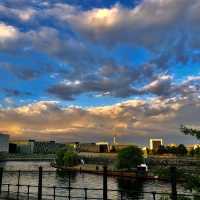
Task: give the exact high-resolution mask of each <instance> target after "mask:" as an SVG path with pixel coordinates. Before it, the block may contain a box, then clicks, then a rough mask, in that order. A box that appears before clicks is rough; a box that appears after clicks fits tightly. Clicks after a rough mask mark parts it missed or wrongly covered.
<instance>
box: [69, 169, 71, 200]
mask: <svg viewBox="0 0 200 200" xmlns="http://www.w3.org/2000/svg"><path fill="white" fill-rule="evenodd" d="M68 179H69V180H68V199H69V200H70V199H71V176H70V172H69V173H68Z"/></svg>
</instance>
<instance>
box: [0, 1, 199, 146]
mask: <svg viewBox="0 0 200 200" xmlns="http://www.w3.org/2000/svg"><path fill="white" fill-rule="evenodd" d="M199 6H200V3H199V1H198V0H192V1H190V2H189V1H187V0H182V1H181V0H167V1H164V0H143V1H139V0H137V1H136V0H135V1H134V0H127V1H124V0H123V1H116V0H109V1H104V0H76V1H71V0H66V1H64V0H63V1H62V0H53V1H48V0H46V1H41V0H35V1H33V0H30V1H25V0H12V1H11V0H5V1H3V2H1V3H0V84H1V87H0V90H1V93H0V104H1V112H2V113H3V114H2V115H3V116H2V121H0V124H2V131H7V132H9V133H11V135H13V137H19V138H24V137H25V135H26V137H27V138H29V137H36V138H37V137H38V135H40V134H38V132H42V133H44V134H43V135H42V136H41V135H40V136H41V138H43V137H44V138H45V139H48V138H49V137H53V138H58V139H59V138H65V139H66V140H67V139H71V140H75V139H76V138H77V136H75V135H76V134H78V135H80V136H79V137H81V138H82V139H83V140H84V139H87V138H92V140H97V139H99V138H101V137H102V139H104V138H106V139H107V138H111V137H112V135H113V134H114V133H113V132H114V131H113V129H112V127H115V129H119V131H117V132H119V133H117V134H119V136H121V135H123V137H124V138H130V137H133V138H139V139H138V140H141V138H143V137H151V136H153V137H154V136H159V137H165V138H166V140H169V141H171V140H172V139H169V138H174V140H176V139H177V138H179V134H180V133H178V132H179V130H178V127H179V126H180V124H181V123H184V124H189V125H191V126H195V127H196V126H197V127H198V126H199V124H198V122H197V121H196V119H193V118H191V117H190V118H189V119H190V120H188V118H187V117H185V114H187V109H190V110H192V109H194V110H198V109H199V107H198V106H199V90H200V68H199V64H200V59H199V58H200V57H199V56H200V51H199V47H200V40H199V38H198V35H199V33H200V28H199V27H198V24H199V20H200V15H199V12H198V8H199ZM130 102H131V103H130ZM157 102H160V103H157ZM163 102H165V103H164V105H163ZM142 105H143V107H142ZM155 105H156V106H155ZM45 106H46V109H47V110H48V109H50V111H49V112H50V113H51V112H52V113H51V114H52V115H53V119H54V118H56V117H55V115H56V116H57V117H58V118H60V117H61V116H62V114H63V112H64V114H65V115H67V116H68V115H70V114H71V112H73V114H74V113H76V114H74V115H75V116H74V120H72V122H71V125H70V124H68V127H67V125H65V126H64V125H63V127H62V128H61V129H62V130H61V129H58V127H56V126H55V127H51V129H50V130H49V128H48V125H47V127H45V126H44V125H43V124H40V123H38V122H37V123H36V122H35V123H36V124H35V125H34V127H31V126H27V122H26V120H24V115H30V113H32V112H33V113H34V114H36V113H37V114H38V113H39V114H38V116H37V118H38V121H40V120H39V118H40V117H42V115H43V114H44V115H46V114H47V113H45V112H44V111H43V109H44V107H45ZM52 106H53V107H55V110H54V109H53V110H51V109H52ZM191 106H192V108H191ZM122 107H123V109H124V110H123V109H122ZM127 107H128V108H127ZM30 108H32V109H30ZM56 108H57V109H56ZM27 109H28V110H29V113H27ZM35 109H36V110H37V112H36V111H35ZM119 109H122V110H123V112H122V111H121V110H120V111H119ZM129 109H131V113H132V114H131V115H130V114H129ZM19 110H20V111H19ZM22 110H23V112H22ZM58 110H59V111H60V112H58ZM71 110H73V111H71ZM107 110H110V112H111V113H114V115H116V116H115V117H112V116H109V115H107V114H105V113H107ZM133 110H134V111H133ZM136 110H137V111H136ZM138 110H140V111H141V113H139V114H138ZM155 110H156V111H155ZM8 111H9V114H8ZM65 112H66V113H65ZM77 112H78V113H79V114H77ZM83 113H84V114H83ZM94 113H95V114H94ZM125 113H126V114H125ZM155 113H156V115H155ZM196 114H197V113H196ZM82 115H85V118H84V119H83V118H82ZM188 115H189V114H188ZM191 115H192V114H191ZM14 116H15V117H16V116H17V117H16V118H15V119H16V120H14ZM123 116H126V117H125V119H124V117H123ZM127 116H128V117H127ZM35 117H36V116H35ZM21 118H22V119H21ZM42 118H44V116H43V117H42ZM136 118H137V120H136ZM156 118H158V119H160V118H163V121H160V120H158V121H156ZM18 119H19V120H18ZM53 119H50V121H51V120H53ZM116 119H117V120H116ZM133 119H135V121H134V120H133ZM62 120H63V119H62ZM62 120H61V122H60V123H61V124H63V123H64V122H62ZM101 120H106V121H107V122H110V123H111V124H112V125H110V126H108V125H106V124H104V126H105V127H103V128H102V127H101V129H99V130H98V127H100V126H102V123H100V121H101ZM120 120H121V121H120ZM141 120H144V121H147V126H145V127H144V126H142V121H141ZM170 120H171V121H173V122H174V124H173V125H172V126H171V127H169V124H168V122H169V121H170ZM36 121H37V120H36ZM83 121H84V123H83ZM30 122H31V119H30ZM44 123H45V122H44ZM54 123H56V122H55V121H52V124H54ZM91 123H92V124H91ZM140 123H141V124H140ZM5 124H6V125H7V124H9V125H10V127H13V128H10V130H9V129H7V128H5ZM74 124H75V125H74ZM77 124H79V126H80V127H81V128H77ZM80 124H81V125H80ZM155 124H159V125H158V127H159V126H160V128H157V129H152V127H154V125H155ZM74 126H75V128H74ZM119 127H123V130H121V128H119ZM162 127H163V128H162ZM47 130H48V131H47ZM45 132H48V134H45ZM91 134H92V137H90V136H91ZM173 134H175V135H173ZM168 135H169V136H168ZM180 137H181V138H182V137H183V136H181V135H180ZM182 139H183V142H185V140H186V139H185V137H184V138H182ZM124 140H125V139H124ZM128 140H129V139H128ZM171 142H172V141H171ZM190 142H192V140H188V143H190Z"/></svg>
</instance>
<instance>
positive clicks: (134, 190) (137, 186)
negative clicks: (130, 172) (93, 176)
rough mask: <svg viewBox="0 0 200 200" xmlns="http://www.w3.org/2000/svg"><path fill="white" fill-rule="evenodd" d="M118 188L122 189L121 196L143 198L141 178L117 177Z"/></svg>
mask: <svg viewBox="0 0 200 200" xmlns="http://www.w3.org/2000/svg"><path fill="white" fill-rule="evenodd" d="M117 182H118V189H119V190H122V191H124V193H123V196H124V197H125V198H126V199H127V198H133V197H134V199H142V198H143V191H144V190H143V189H144V188H143V184H144V182H143V181H142V180H136V179H133V180H132V179H122V178H119V179H117Z"/></svg>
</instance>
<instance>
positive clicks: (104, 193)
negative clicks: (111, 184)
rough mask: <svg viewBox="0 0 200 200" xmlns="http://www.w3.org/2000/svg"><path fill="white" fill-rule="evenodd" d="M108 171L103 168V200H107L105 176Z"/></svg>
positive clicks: (105, 167)
mask: <svg viewBox="0 0 200 200" xmlns="http://www.w3.org/2000/svg"><path fill="white" fill-rule="evenodd" d="M107 173H108V169H107V166H104V167H103V200H108V180H107V179H108V178H107V175H108V174H107Z"/></svg>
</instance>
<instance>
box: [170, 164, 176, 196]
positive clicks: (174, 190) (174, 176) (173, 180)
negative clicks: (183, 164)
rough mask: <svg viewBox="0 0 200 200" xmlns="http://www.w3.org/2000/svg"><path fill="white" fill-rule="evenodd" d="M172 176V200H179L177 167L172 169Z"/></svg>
mask: <svg viewBox="0 0 200 200" xmlns="http://www.w3.org/2000/svg"><path fill="white" fill-rule="evenodd" d="M170 174H171V188H172V194H171V199H172V200H177V190H176V167H170Z"/></svg>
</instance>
